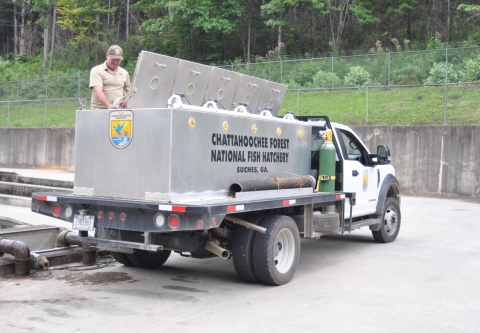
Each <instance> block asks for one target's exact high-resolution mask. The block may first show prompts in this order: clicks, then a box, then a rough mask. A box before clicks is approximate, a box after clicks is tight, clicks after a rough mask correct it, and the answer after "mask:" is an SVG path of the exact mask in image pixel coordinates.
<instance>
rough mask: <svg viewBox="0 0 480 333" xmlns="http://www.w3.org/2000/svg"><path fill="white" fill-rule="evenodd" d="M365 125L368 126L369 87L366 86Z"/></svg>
mask: <svg viewBox="0 0 480 333" xmlns="http://www.w3.org/2000/svg"><path fill="white" fill-rule="evenodd" d="M365 125H368V86H365Z"/></svg>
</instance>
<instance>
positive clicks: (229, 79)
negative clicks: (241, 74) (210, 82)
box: [221, 75, 232, 81]
mask: <svg viewBox="0 0 480 333" xmlns="http://www.w3.org/2000/svg"><path fill="white" fill-rule="evenodd" d="M221 79H222V80H225V81H231V80H232V79H231V78H229V77H225V76H223V75H222V77H221Z"/></svg>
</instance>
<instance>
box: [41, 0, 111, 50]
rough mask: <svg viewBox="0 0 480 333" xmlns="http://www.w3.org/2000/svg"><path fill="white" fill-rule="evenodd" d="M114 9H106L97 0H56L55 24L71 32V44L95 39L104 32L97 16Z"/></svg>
mask: <svg viewBox="0 0 480 333" xmlns="http://www.w3.org/2000/svg"><path fill="white" fill-rule="evenodd" d="M46 1H48V0H46ZM116 9H117V8H116V7H112V8H110V9H108V8H106V6H105V5H103V4H102V3H101V2H98V1H97V0H58V1H57V13H58V21H57V24H58V26H59V27H60V28H62V29H63V30H67V31H70V32H71V33H72V38H71V39H70V43H72V44H77V43H84V42H92V41H96V40H98V36H100V35H103V34H104V32H103V27H102V24H101V23H100V22H99V19H98V16H99V15H107V14H109V13H113V12H114V11H115V10H116Z"/></svg>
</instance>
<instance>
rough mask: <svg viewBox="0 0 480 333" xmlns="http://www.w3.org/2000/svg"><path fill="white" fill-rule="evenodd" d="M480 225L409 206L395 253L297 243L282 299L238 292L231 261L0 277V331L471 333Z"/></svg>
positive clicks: (470, 207)
mask: <svg viewBox="0 0 480 333" xmlns="http://www.w3.org/2000/svg"><path fill="white" fill-rule="evenodd" d="M0 209H3V207H0ZM19 209H24V208H19ZM0 215H1V213H0ZM479 215H480V204H478V203H472V202H464V201H459V200H446V199H431V198H418V197H404V198H403V200H402V226H401V230H400V235H399V237H398V239H397V240H396V241H395V242H394V243H391V244H377V243H375V242H374V241H373V238H372V236H371V233H370V232H369V231H368V228H364V229H365V230H363V229H362V230H359V231H355V232H353V233H352V234H351V235H346V236H328V237H322V239H320V240H302V250H301V251H302V253H301V258H300V263H299V266H298V269H297V272H296V275H295V277H294V279H293V280H292V281H291V282H290V283H289V284H287V285H284V286H281V287H269V286H264V285H260V284H246V283H243V282H241V281H240V280H239V279H238V278H237V276H236V274H235V271H234V268H233V263H232V261H231V260H221V259H205V260H197V259H190V258H182V257H180V256H178V255H176V254H172V256H171V257H170V259H169V260H168V261H167V262H166V263H165V265H164V266H163V267H161V268H159V269H156V270H143V269H139V268H130V267H125V266H123V265H119V264H117V263H115V264H113V263H112V264H110V265H109V266H108V267H104V268H101V269H95V270H89V271H82V272H79V271H68V270H65V269H62V270H55V271H53V272H52V274H51V275H45V274H46V273H47V272H40V273H37V276H36V277H35V276H32V277H28V278H16V277H12V278H8V279H7V278H1V277H0V291H1V292H0V295H1V296H0V331H1V332H49V333H55V332H61V333H64V332H212V331H222V332H242V333H244V332H257V331H261V332H275V333H278V332H288V331H291V332H319V331H322V332H402V333H403V332H478V331H479V327H480V326H479V324H480V319H478V318H480V285H479V284H478V280H479V278H480V260H479V256H478V254H479V253H480V243H479V242H478V239H479V238H480V225H479V223H480V220H479V218H478V216H479ZM36 216H38V215H36Z"/></svg>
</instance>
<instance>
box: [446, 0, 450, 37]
mask: <svg viewBox="0 0 480 333" xmlns="http://www.w3.org/2000/svg"><path fill="white" fill-rule="evenodd" d="M449 41H450V0H447V26H446V30H445V42H446V43H448V42H449Z"/></svg>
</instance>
